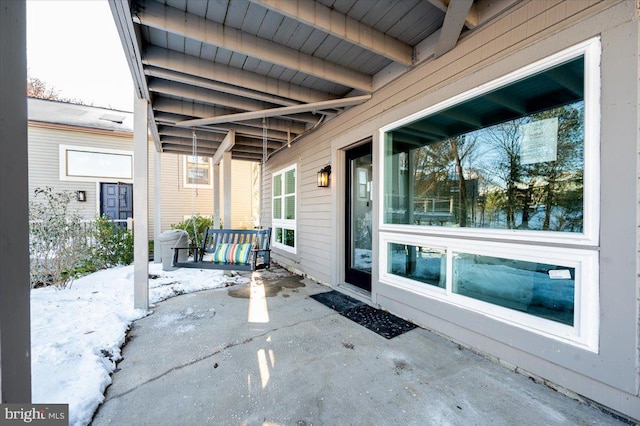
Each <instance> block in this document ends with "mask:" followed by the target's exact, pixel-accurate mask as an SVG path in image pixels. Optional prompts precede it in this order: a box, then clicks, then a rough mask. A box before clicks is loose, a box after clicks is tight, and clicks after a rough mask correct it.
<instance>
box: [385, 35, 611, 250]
mask: <svg viewBox="0 0 640 426" xmlns="http://www.w3.org/2000/svg"><path fill="white" fill-rule="evenodd" d="M580 56H584V67H585V76H584V86H585V95H584V103H585V107H584V177H583V180H584V186H583V200H584V204H583V207H584V213H583V215H584V216H583V217H584V219H583V221H584V222H583V232H581V233H573V232H571V233H569V232H556V231H538V230H532V231H529V230H518V229H482V228H455V227H439V226H428V225H410V224H391V223H385V222H384V215H382V216H381V219H380V225H379V226H380V230H388V231H394V232H411V233H422V234H437V235H447V236H451V237H462V238H469V237H475V238H482V239H486V238H497V239H500V240H517V241H521V240H527V241H532V242H538V243H549V244H568V245H581V246H586V247H594V248H595V247H597V246H598V244H599V223H600V40H599V39H598V38H596V39H591V40H588V41H585V42H583V43H580V44H578V45H576V46H573V47H571V48H568V49H565V50H563V51H561V52H559V53H556V54H554V55H551V56H549V57H547V58H544V59H542V60H540V61H537V62H535V63H533V64H530V65H528V66H525V67H523V68H520V69H518V70H516V71H514V72H512V73H510V74H507V75H505V76H503V77H499V78H497V79H495V80H492V81H490V82H488V83H486V84H482V85H480V86H478V87H476V88H473V89H471V90H468V91H466V92H463V93H461V94H458V95H456V96H453V97H452V98H449V99H447V100H444V101H442V102H440V103H437V104H435V105H433V106H431V107H429V108H426V109H424V110H421V111H419V112H417V113H414V114H411V115H409V116H408V117H405V118H403V119H401V120H398V121H395V122H393V123H391V124H388V125H386V126H384V127H381V128H380V130H379V132H380V140H381V141H382V143H381V144H380V147H379V155H380V158H382V159H383V160H382V161H383V162H384V158H385V150H386V146H387V144H388V143H389V139H388V132H391V131H393V130H395V129H397V128H399V127H401V126H403V125H405V124H409V123H411V122H414V121H416V120H419V119H421V118H424V117H426V116H428V115H432V114H435V113H437V112H439V111H442V110H444V109H446V108H449V107H451V106H454V105H458V104H461V103H464V102H465V101H467V100H470V99H472V98H475V97H477V96H481V95H483V94H485V93H487V92H490V91H492V90H495V89H498V88H500V87H503V86H505V85H507V84H510V83H513V82H515V81H517V80H521V79H525V78H527V77H528V76H531V75H533V74H535V73H538V72H541V71H544V70H546V69H548V68H551V67H553V66H555V65H559V64H561V63H563V62H566V61H569V60H572V59H575V58H577V57H580ZM384 169H385V167H382V168H381V171H380V176H381V177H380V179H381V182H384V181H385V178H386V177H385V170H384ZM384 187H385V185H380V186H379V196H380V198H379V199H380V200H385V193H384V190H385V188H384ZM384 208H385V205H384V201H383V203H382V205H381V209H382V210H384Z"/></svg>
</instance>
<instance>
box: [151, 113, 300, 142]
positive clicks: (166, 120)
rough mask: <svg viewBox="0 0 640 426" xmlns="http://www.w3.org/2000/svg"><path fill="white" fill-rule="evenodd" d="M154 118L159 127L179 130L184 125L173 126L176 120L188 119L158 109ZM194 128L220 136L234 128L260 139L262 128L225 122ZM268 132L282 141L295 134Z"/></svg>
mask: <svg viewBox="0 0 640 426" xmlns="http://www.w3.org/2000/svg"><path fill="white" fill-rule="evenodd" d="M155 118H156V121H157V122H158V124H160V125H161V127H163V128H164V127H168V126H170V127H171V128H174V129H180V130H185V128H184V127H175V124H176V123H177V122H178V121H183V120H188V119H189V118H187V116H184V115H178V114H172V113H167V112H160V111H157V112H156V113H155ZM268 124H269V123H267V125H268ZM196 129H197V130H198V131H202V132H204V133H214V134H217V135H222V137H224V135H226V134H227V132H228V131H229V130H235V132H236V135H242V136H246V137H249V138H253V139H262V129H261V128H257V127H250V126H244V125H242V124H235V123H227V124H225V125H224V128H222V127H197V128H196ZM268 134H269V139H270V140H275V141H282V142H286V141H287V140H289V138H294V137H296V136H297V134H296V133H292V132H289V133H287V132H286V131H284V132H283V131H279V130H274V129H271V128H269V129H268ZM222 137H221V140H222ZM236 137H237V136H236Z"/></svg>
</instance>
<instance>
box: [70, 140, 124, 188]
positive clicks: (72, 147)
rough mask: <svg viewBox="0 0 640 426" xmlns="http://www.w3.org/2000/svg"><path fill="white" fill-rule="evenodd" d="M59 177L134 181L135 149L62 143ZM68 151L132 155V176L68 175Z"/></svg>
mask: <svg viewBox="0 0 640 426" xmlns="http://www.w3.org/2000/svg"><path fill="white" fill-rule="evenodd" d="M58 149H59V167H60V168H59V172H58V173H59V174H58V176H59V179H60V180H61V181H73V182H105V181H110V180H115V181H117V182H124V183H132V182H133V151H124V150H119V149H109V148H94V147H88V146H82V145H65V144H60V145H59V147H58ZM67 151H80V152H88V153H91V154H116V155H125V156H129V157H131V171H130V176H131V177H130V178H121V177H113V176H69V175H67Z"/></svg>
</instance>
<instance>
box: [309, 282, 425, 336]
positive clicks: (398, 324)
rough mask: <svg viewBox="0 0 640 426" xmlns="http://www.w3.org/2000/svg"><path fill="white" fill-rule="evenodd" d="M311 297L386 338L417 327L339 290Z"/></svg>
mask: <svg viewBox="0 0 640 426" xmlns="http://www.w3.org/2000/svg"><path fill="white" fill-rule="evenodd" d="M311 298H313V299H315V300H317V301H318V302H320V303H322V304H323V305H325V306H328V307H329V308H331V309H333V310H335V311H336V312H338V313H339V314H340V315H342V316H344V317H346V318H349V319H350V320H351V321H353V322H355V323H357V324H360V325H362V326H363V327H366V328H368V329H369V330H371V331H373V332H374V333H377V334H379V335H380V336H382V337H384V338H386V339H393V338H394V337H396V336H399V335H401V334H403V333H406V332H407V331H410V330H413V329H414V328H417V326H416V325H415V324H412V323H410V322H408V321H405V320H403V319H402V318H398V317H397V316H395V315H392V314H390V313H389V312H386V311H383V310H380V309H376V308H374V307H371V306H369V305H367V304H365V303H363V302H360V301H359V300H357V299H354V298H353V297H350V296H347V295H346V294H342V293H340V292H339V291H335V290H332V291H329V292H326V293H319V294H314V295H311Z"/></svg>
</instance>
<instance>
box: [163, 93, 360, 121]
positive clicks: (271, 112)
mask: <svg viewBox="0 0 640 426" xmlns="http://www.w3.org/2000/svg"><path fill="white" fill-rule="evenodd" d="M369 99H371V95H362V96H352V97H349V98H344V99H335V100H332V101H322V102H315V103H312V104H305V105H296V106H291V107H281V108H273V109H266V110H262V111H252V112H242V113H239V114H230V115H225V116H215V115H214V116H212V117H210V118H202V119H197V120H186V121H181V122H178V123H176V125H177V126H184V127H191V126H203V125H208V124H218V123H228V122H236V121H245V120H252V119H256V118H263V117H278V116H281V115H285V114H297V113H300V112H303V111H315V110H319V109H322V108H340V107H345V106H351V105H358V104H361V103H363V102H366V101H367V100H369Z"/></svg>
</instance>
